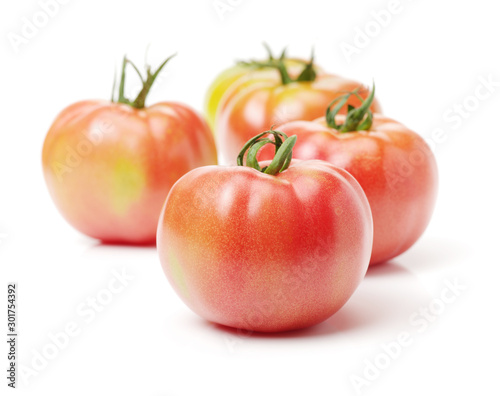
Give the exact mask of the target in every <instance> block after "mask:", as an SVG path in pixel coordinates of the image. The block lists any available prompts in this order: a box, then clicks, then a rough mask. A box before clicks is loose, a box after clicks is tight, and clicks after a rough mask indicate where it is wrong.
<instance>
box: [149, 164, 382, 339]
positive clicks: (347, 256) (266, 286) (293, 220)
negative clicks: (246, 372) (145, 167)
mask: <svg viewBox="0 0 500 396" xmlns="http://www.w3.org/2000/svg"><path fill="white" fill-rule="evenodd" d="M372 232H373V230H372V218H371V213H370V208H369V204H368V201H367V199H366V197H365V195H364V193H363V191H362V189H361V187H360V186H359V184H358V183H357V182H356V180H355V179H354V178H353V177H352V176H351V175H349V174H348V173H347V172H346V171H344V170H342V169H339V168H336V167H334V166H332V165H331V164H328V163H326V162H324V161H298V162H292V165H291V166H290V168H288V169H287V170H286V171H284V172H282V173H279V174H277V175H276V176H271V175H267V174H264V173H261V172H259V171H257V170H255V169H253V168H250V167H246V166H238V167H221V166H209V167H203V168H198V169H195V170H193V171H191V172H189V173H188V174H186V175H185V176H183V177H182V178H181V179H180V180H179V181H178V182H177V183H176V184H175V185H174V187H173V188H172V190H171V191H170V194H169V195H168V198H167V200H166V202H165V206H164V209H163V212H162V215H161V218H160V222H159V226H158V236H157V237H158V241H157V246H158V250H159V254H160V259H161V263H162V266H163V269H164V272H165V274H166V275H167V278H168V279H169V281H170V283H171V284H172V285H173V287H174V289H175V290H176V292H177V293H178V294H179V296H180V297H181V298H182V300H183V301H184V302H185V303H186V304H187V305H188V306H189V307H190V308H191V309H192V310H193V311H194V312H196V313H197V314H198V315H200V316H202V317H203V318H205V319H207V320H209V321H212V322H215V323H219V324H222V325H226V326H231V327H235V328H240V329H246V330H250V331H259V332H278V331H286V330H293V329H299V328H304V327H308V326H312V325H314V324H317V323H319V322H321V321H323V320H325V319H327V318H328V317H330V316H331V315H333V314H334V313H335V312H336V311H337V310H338V309H340V308H341V307H342V305H344V304H345V302H346V301H347V300H348V299H349V298H350V296H351V295H352V294H353V292H354V291H355V289H356V287H357V286H358V285H359V283H360V282H361V280H362V279H363V277H364V275H365V273H366V270H367V267H368V261H369V258H370V251H371V246H372V237H373V234H372Z"/></svg>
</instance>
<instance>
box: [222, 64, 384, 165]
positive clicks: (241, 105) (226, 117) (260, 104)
mask: <svg viewBox="0 0 500 396" xmlns="http://www.w3.org/2000/svg"><path fill="white" fill-rule="evenodd" d="M311 65H312V63H311V64H310V65H309V66H311ZM268 67H269V66H268ZM311 67H312V66H311ZM279 70H280V72H281V74H280V76H281V77H279V76H277V75H276V73H271V72H272V71H269V70H266V73H265V74H264V73H262V74H260V75H259V78H258V79H257V80H253V79H251V78H245V77H243V78H242V79H240V80H238V81H237V82H236V83H233V84H232V85H231V87H230V89H229V90H228V91H227V92H226V94H225V95H224V97H223V98H222V100H221V102H220V104H219V106H218V110H217V111H218V112H217V116H216V123H215V129H216V134H217V138H218V147H219V150H220V154H221V160H222V163H223V164H231V165H232V164H234V159H235V158H236V156H237V155H238V152H239V150H240V148H241V147H242V146H243V144H245V142H246V141H248V140H249V139H250V138H251V137H252V136H255V135H256V134H257V133H259V132H260V131H262V130H265V129H267V128H269V126H271V125H274V124H281V123H284V122H288V121H293V120H314V119H316V118H318V117H320V116H321V115H323V114H324V111H325V108H326V107H327V106H328V105H329V104H330V103H331V102H332V100H334V99H335V98H338V97H340V96H342V95H343V94H345V93H346V92H348V91H352V90H354V89H356V88H358V89H359V88H362V87H361V86H360V84H359V83H357V82H355V81H352V80H348V79H345V78H342V77H339V76H334V75H329V74H324V73H322V74H319V75H317V74H316V73H315V72H312V73H310V74H309V75H308V77H307V78H303V79H302V80H299V81H297V79H293V78H292V77H291V76H290V74H289V73H288V71H287V69H286V67H285V65H284V64H281V66H280V68H279ZM359 94H360V97H361V98H366V96H367V95H368V90H366V89H360V91H359ZM360 103H361V102H360V99H359V98H358V97H356V96H354V95H353V96H351V97H350V98H349V100H348V102H347V103H346V105H353V106H357V105H359V104H360ZM372 110H374V111H380V106H379V104H378V102H377V101H373V103H372ZM342 111H343V112H345V108H344V109H342Z"/></svg>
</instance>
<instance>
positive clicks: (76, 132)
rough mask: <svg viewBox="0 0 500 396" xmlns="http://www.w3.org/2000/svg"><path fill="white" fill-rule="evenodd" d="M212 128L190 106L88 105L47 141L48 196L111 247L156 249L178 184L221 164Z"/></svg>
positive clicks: (65, 116)
mask: <svg viewBox="0 0 500 396" xmlns="http://www.w3.org/2000/svg"><path fill="white" fill-rule="evenodd" d="M216 158H217V157H216V150H215V144H214V140H213V137H212V135H211V132H210V129H209V127H208V125H207V124H206V122H205V121H203V119H202V118H201V117H200V116H199V115H198V114H197V113H196V112H195V111H193V110H192V109H191V108H189V107H187V106H185V105H182V104H178V103H166V102H165V103H157V104H155V105H153V106H150V107H147V108H143V109H140V110H138V109H135V108H133V107H131V106H129V105H125V104H116V103H110V102H108V101H98V100H89V101H82V102H78V103H75V104H73V105H71V106H69V107H67V108H66V109H65V110H63V111H62V112H61V113H60V114H59V115H58V117H57V118H56V120H55V121H54V123H53V124H52V126H51V128H50V130H49V132H48V134H47V137H46V139H45V143H44V147H43V153H42V163H43V171H44V176H45V180H46V183H47V187H48V189H49V192H50V194H51V196H52V198H53V200H54V202H55V204H56V206H57V208H58V209H59V211H60V212H61V214H62V215H63V216H64V217H65V218H66V220H67V221H68V222H69V223H70V224H71V225H72V226H73V227H75V228H76V229H78V230H79V231H80V232H82V233H84V234H86V235H88V236H90V237H93V238H96V239H100V240H102V241H104V242H108V243H131V244H153V243H154V242H155V239H156V229H157V224H158V218H159V215H160V212H161V208H162V205H163V202H164V200H165V198H166V196H167V194H168V192H169V190H170V188H171V186H172V185H173V184H174V183H175V182H176V181H177V179H179V178H180V177H181V176H182V175H183V174H185V173H186V172H188V171H190V170H191V169H193V168H196V167H198V166H203V165H210V164H216V163H217V160H216Z"/></svg>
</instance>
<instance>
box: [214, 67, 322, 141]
mask: <svg viewBox="0 0 500 396" xmlns="http://www.w3.org/2000/svg"><path fill="white" fill-rule="evenodd" d="M283 63H284V64H285V66H286V68H287V69H288V70H289V72H290V74H291V75H292V76H297V75H298V74H299V73H300V71H302V69H303V68H304V65H305V64H306V63H307V61H305V60H303V59H290V58H287V59H285V60H284V61H283ZM314 69H315V70H316V73H318V74H320V73H322V70H321V69H320V68H319V67H318V66H314ZM278 75H279V73H278V71H277V70H273V69H255V68H253V67H250V66H247V65H239V64H237V65H234V66H232V67H230V68H227V69H225V70H223V71H222V72H221V73H219V74H218V75H217V77H215V80H214V81H213V82H212V84H210V86H209V87H208V90H207V93H206V95H205V114H206V117H207V121H208V124H209V125H210V127H211V128H212V130H213V132H214V133H215V132H216V130H215V118H216V114H217V109H218V108H219V104H220V103H221V101H222V99H223V97H224V95H225V94H226V92H228V91H229V90H230V88H233V87H234V86H236V85H235V84H240V83H245V82H248V81H258V80H261V79H265V78H269V76H270V77H271V78H276V77H277V76H278Z"/></svg>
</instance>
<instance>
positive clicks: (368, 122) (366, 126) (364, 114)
mask: <svg viewBox="0 0 500 396" xmlns="http://www.w3.org/2000/svg"><path fill="white" fill-rule="evenodd" d="M358 91H359V89H355V90H354V91H352V92H348V93H346V94H345V95H342V96H339V97H338V98H336V99H335V100H333V101H332V103H330V105H329V106H328V108H327V109H326V123H327V124H328V126H329V127H330V128H334V129H337V130H338V131H339V132H342V133H344V132H354V131H368V130H370V128H371V126H372V123H373V113H372V111H371V110H370V106H371V105H372V103H373V99H374V98H375V83H374V84H373V88H372V90H371V92H370V95H368V97H367V98H366V99H363V98H362V97H361V96H360V95H359V93H358ZM352 95H354V96H356V97H357V98H358V99H359V100H360V101H361V106H359V107H357V108H356V107H354V106H351V105H349V104H348V105H347V115H346V118H345V122H344V123H343V124H337V122H336V120H335V116H336V115H337V114H338V113H339V111H340V110H341V109H342V107H344V106H345V105H346V103H347V101H348V100H349V98H350V97H351V96H352ZM332 106H334V107H332Z"/></svg>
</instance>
